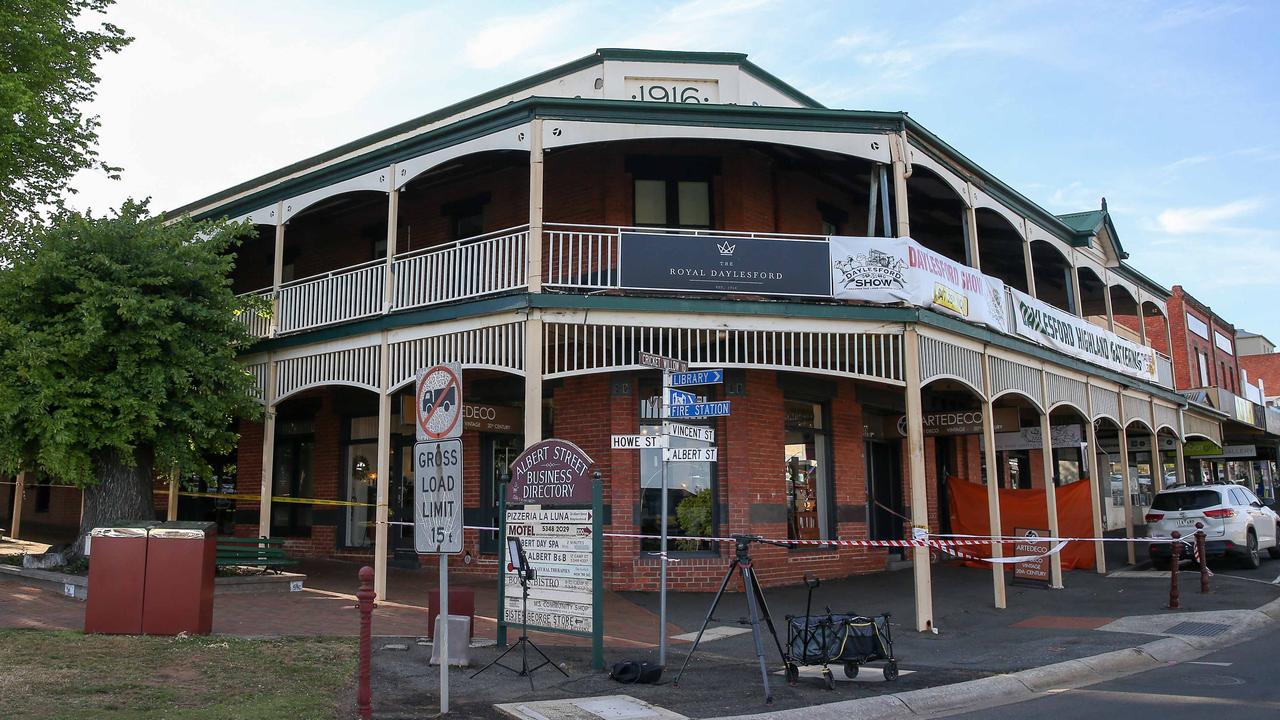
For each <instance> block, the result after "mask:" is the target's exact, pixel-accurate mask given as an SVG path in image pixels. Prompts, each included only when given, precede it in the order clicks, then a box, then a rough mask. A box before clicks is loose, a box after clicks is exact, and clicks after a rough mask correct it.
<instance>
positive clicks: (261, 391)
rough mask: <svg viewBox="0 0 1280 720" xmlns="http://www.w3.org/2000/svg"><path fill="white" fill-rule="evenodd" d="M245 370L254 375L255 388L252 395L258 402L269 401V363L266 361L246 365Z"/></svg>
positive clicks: (251, 392)
mask: <svg viewBox="0 0 1280 720" xmlns="http://www.w3.org/2000/svg"><path fill="white" fill-rule="evenodd" d="M244 371H245V372H247V373H249V374H250V375H252V376H253V390H251V391H250V395H251V396H252V397H253V398H254V399H255V400H257V401H258V402H261V403H265V402H266V401H267V372H268V370H267V364H266V363H264V362H260V363H254V364H252V365H246V366H245V368H244Z"/></svg>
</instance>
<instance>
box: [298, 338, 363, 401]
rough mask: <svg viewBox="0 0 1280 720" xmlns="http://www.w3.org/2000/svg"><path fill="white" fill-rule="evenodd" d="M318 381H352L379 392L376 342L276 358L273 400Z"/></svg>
mask: <svg viewBox="0 0 1280 720" xmlns="http://www.w3.org/2000/svg"><path fill="white" fill-rule="evenodd" d="M321 385H353V386H355V387H359V388H364V389H366V390H372V391H373V392H378V346H377V345H370V346H367V347H359V348H351V349H349V350H334V351H331V352H322V353H317V354H315V355H304V356H302V357H294V358H288V359H286V360H280V361H277V362H276V396H275V400H276V402H279V401H280V400H282V399H284V398H286V397H288V396H289V395H292V394H294V393H296V392H301V391H302V390H306V389H308V388H313V387H319V386H321Z"/></svg>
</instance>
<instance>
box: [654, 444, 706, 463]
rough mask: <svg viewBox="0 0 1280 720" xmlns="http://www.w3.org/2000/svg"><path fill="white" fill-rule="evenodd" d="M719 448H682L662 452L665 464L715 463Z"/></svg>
mask: <svg viewBox="0 0 1280 720" xmlns="http://www.w3.org/2000/svg"><path fill="white" fill-rule="evenodd" d="M718 452H719V450H718V448H713V447H709V448H704V447H682V448H666V449H664V450H663V451H662V461H663V462H715V461H716V456H717V453H718Z"/></svg>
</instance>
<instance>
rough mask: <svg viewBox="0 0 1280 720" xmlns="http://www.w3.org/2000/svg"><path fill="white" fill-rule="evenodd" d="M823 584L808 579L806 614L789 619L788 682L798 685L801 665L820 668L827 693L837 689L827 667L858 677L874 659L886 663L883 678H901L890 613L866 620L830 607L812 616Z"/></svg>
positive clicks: (814, 578) (790, 616)
mask: <svg viewBox="0 0 1280 720" xmlns="http://www.w3.org/2000/svg"><path fill="white" fill-rule="evenodd" d="M819 584H821V581H820V580H819V579H818V578H816V577H811V576H806V577H805V585H806V586H808V588H809V597H808V600H807V601H806V603H805V614H804V615H801V616H792V615H788V616H787V652H786V655H785V656H784V657H783V662H784V663H785V664H786V675H787V682H788V683H790V684H791V685H795V684H796V681H797V680H799V677H800V666H801V665H821V666H822V679H823V682H824V683H826V686H827V689H828V690H834V689H835V686H836V679H835V676H834V675H833V674H832V672H831V669H830V668H829V667H828V665H830V664H832V663H843V664H844V674H845V677H848V678H850V679H852V678H855V677H857V676H858V670H859V667H860V666H861V665H863V664H864V663H867V662H872V661H875V660H887V661H888V662H886V663H885V666H884V679H885V680H887V681H892V680H895V679H896V678H897V677H898V661H897V660H896V659H895V658H894V657H893V637H892V635H890V631H889V613H883V614H880V615H875V616H871V617H867V616H865V615H856V614H852V613H848V614H843V615H842V614H833V613H832V612H831V609H830V608H827V612H826V614H824V615H816V616H815V615H813V614H811V610H812V607H813V591H814V589H816V588H817V587H818V585H819Z"/></svg>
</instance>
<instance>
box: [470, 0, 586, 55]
mask: <svg viewBox="0 0 1280 720" xmlns="http://www.w3.org/2000/svg"><path fill="white" fill-rule="evenodd" d="M579 10H580V8H579V7H578V6H576V5H560V6H552V7H549V8H547V9H546V10H543V11H542V12H538V13H533V14H531V15H510V16H507V17H500V18H496V19H494V20H490V21H488V22H486V23H485V24H484V29H483V30H481V31H480V32H478V33H477V34H476V35H475V37H473V38H472V39H471V40H470V42H468V43H467V44H466V47H465V48H464V49H463V53H462V57H463V59H464V60H465V61H466V63H467V64H468V65H469V66H471V67H474V68H479V69H481V70H488V69H491V68H496V67H499V66H501V65H505V64H506V63H509V62H511V61H512V60H515V59H516V58H518V57H520V56H522V55H526V54H528V53H529V52H530V51H531V50H533V49H535V48H538V47H541V46H546V45H549V44H551V43H552V42H553V41H555V40H556V39H557V38H558V37H559V36H560V35H561V34H566V33H569V32H571V31H572V30H574V28H575V25H574V23H573V22H572V21H573V20H574V18H575V17H576V16H577V15H578V12H579Z"/></svg>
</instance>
